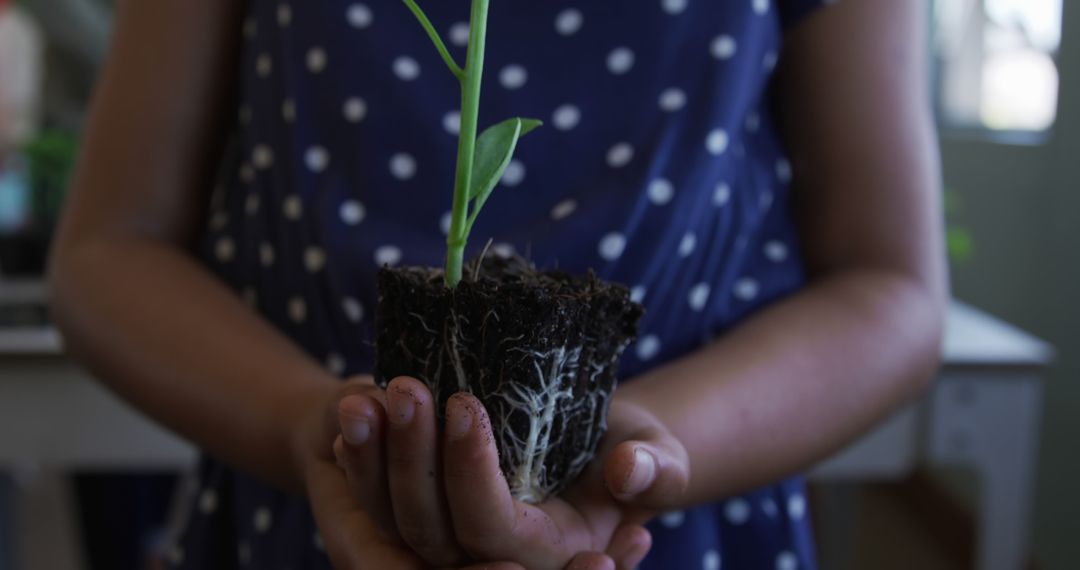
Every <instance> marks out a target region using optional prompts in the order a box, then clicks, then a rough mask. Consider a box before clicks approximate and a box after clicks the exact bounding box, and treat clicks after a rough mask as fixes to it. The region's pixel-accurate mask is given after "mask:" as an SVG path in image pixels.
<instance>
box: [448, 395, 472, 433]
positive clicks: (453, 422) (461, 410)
mask: <svg viewBox="0 0 1080 570" xmlns="http://www.w3.org/2000/svg"><path fill="white" fill-rule="evenodd" d="M471 427H472V412H471V411H470V410H469V407H468V406H466V405H465V403H464V402H462V401H461V399H460V398H458V397H456V396H451V397H450V401H449V402H447V404H446V437H448V438H450V439H461V438H463V437H465V434H467V433H468V432H469V428H471Z"/></svg>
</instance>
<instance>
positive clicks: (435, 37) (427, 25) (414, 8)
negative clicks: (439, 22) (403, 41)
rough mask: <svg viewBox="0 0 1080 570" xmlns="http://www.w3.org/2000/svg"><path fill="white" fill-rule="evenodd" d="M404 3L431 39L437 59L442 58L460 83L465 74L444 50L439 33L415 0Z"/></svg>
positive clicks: (452, 57)
mask: <svg viewBox="0 0 1080 570" xmlns="http://www.w3.org/2000/svg"><path fill="white" fill-rule="evenodd" d="M404 1H405V5H406V6H408V7H409V11H410V12H412V13H413V15H414V16H416V19H417V20H419V21H420V25H421V26H422V27H423V28H424V31H425V32H427V35H428V37H429V38H431V43H433V44H435V49H436V50H438V52H439V57H442V59H443V61H444V62H445V63H446V67H449V68H450V72H451V73H453V74H454V77H457V78H458V80H459V81H460V80H461V79H462V78H463V75H464V73H465V72H463V71H462V70H461V67H459V66H458V64H457V62H456V61H454V56H452V55H450V52H449V51H448V50H447V49H446V44H444V43H443V41H442V38H440V37H439V32H436V31H435V26H432V25H431V20H428V17H427V14H424V11H423V10H421V9H420V6H418V5H417V4H416V1H415V0H404Z"/></svg>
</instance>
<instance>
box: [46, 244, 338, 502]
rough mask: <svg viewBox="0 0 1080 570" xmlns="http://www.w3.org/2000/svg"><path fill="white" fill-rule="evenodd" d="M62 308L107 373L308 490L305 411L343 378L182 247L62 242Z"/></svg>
mask: <svg viewBox="0 0 1080 570" xmlns="http://www.w3.org/2000/svg"><path fill="white" fill-rule="evenodd" d="M52 277H53V279H52V287H53V298H54V299H53V305H54V307H53V308H54V317H55V319H56V321H57V324H58V325H59V326H60V328H61V329H62V331H63V333H64V338H65V341H66V343H67V344H68V346H69V348H70V350H71V351H73V352H74V353H75V354H76V355H77V356H79V357H80V358H81V359H82V360H83V362H85V363H86V364H87V365H88V366H89V368H90V370H91V371H92V372H93V373H94V374H95V376H97V377H98V378H99V379H100V380H101V381H103V382H104V383H105V384H107V385H108V386H109V387H110V388H111V389H113V390H114V391H116V392H117V393H118V394H119V395H120V396H122V397H123V398H124V399H126V400H128V401H130V402H132V403H133V404H134V405H135V406H136V407H138V408H139V409H140V410H142V411H144V412H145V413H147V414H149V415H150V416H151V417H153V418H154V419H156V420H158V421H160V422H162V423H164V424H165V425H167V426H169V427H170V428H172V429H174V430H176V431H177V432H179V433H180V434H182V435H183V436H185V437H187V438H189V439H191V440H192V441H194V442H195V443H197V444H198V445H199V446H201V447H202V448H204V449H206V450H207V451H209V452H210V453H211V454H213V455H215V456H217V457H219V458H221V459H223V460H225V461H227V462H229V463H231V464H233V465H235V466H237V467H239V468H240V469H243V470H246V471H249V472H251V473H253V474H255V475H257V476H259V477H261V478H263V479H264V480H266V481H269V482H271V483H272V484H275V485H278V486H280V487H282V488H286V489H290V490H294V491H299V489H300V488H301V486H300V483H301V482H300V474H299V473H297V471H298V469H297V467H298V465H297V461H296V459H297V458H296V457H293V454H292V451H293V450H294V449H295V447H294V446H293V443H294V441H292V438H295V434H294V433H293V429H294V427H295V426H296V425H297V424H298V422H299V421H301V419H302V418H301V417H300V416H301V414H304V413H306V412H307V411H308V410H311V409H314V408H315V407H316V406H317V404H316V401H319V400H321V401H324V402H325V401H327V399H328V397H329V394H330V393H332V392H333V391H334V389H335V388H336V386H338V383H337V382H335V381H334V379H333V378H332V377H331V376H330V375H329V374H328V373H327V372H325V371H324V370H322V368H321V367H320V366H319V365H318V364H317V363H315V362H314V361H312V360H311V359H310V358H308V357H307V356H305V355H304V354H303V353H301V352H300V350H299V349H298V348H297V347H296V346H295V345H293V344H292V343H291V342H289V341H288V340H287V339H286V338H284V337H283V336H282V335H281V334H280V333H278V332H277V331H275V330H273V329H272V328H271V327H270V326H269V325H268V324H267V323H266V322H265V321H262V320H261V319H260V318H258V317H257V316H256V315H255V314H254V313H253V312H252V311H250V310H249V309H247V308H246V307H245V306H244V305H243V303H241V301H240V300H239V299H238V298H236V296H235V295H233V294H232V293H230V292H229V291H228V290H227V289H226V288H225V287H224V286H223V285H222V284H221V283H220V282H219V281H218V280H217V279H215V278H214V277H212V276H211V275H210V274H209V273H208V272H206V270H205V269H203V268H202V267H200V266H199V265H198V264H197V263H196V262H195V261H194V260H193V259H191V258H190V257H189V256H188V255H187V254H185V253H184V252H183V251H182V250H179V249H177V248H174V247H172V246H169V245H165V244H155V243H153V242H150V241H139V240H127V241H123V240H114V241H107V240H100V241H97V242H94V241H91V242H89V243H81V244H78V245H75V246H72V247H70V248H68V249H66V250H65V249H62V250H60V252H59V253H58V260H57V261H56V263H55V264H54V268H53V275H52Z"/></svg>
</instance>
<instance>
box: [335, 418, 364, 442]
mask: <svg viewBox="0 0 1080 570" xmlns="http://www.w3.org/2000/svg"><path fill="white" fill-rule="evenodd" d="M341 437H343V438H345V441H346V442H348V444H349V445H363V444H364V442H365V441H367V440H368V438H369V437H371V424H370V423H368V421H367V419H366V418H348V417H346V418H342V420H341Z"/></svg>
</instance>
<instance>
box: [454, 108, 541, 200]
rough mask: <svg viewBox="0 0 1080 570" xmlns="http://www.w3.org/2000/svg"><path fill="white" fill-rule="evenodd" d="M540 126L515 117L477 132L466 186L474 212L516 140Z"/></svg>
mask: <svg viewBox="0 0 1080 570" xmlns="http://www.w3.org/2000/svg"><path fill="white" fill-rule="evenodd" d="M542 124H543V123H542V122H540V121H537V120H536V119H522V118H520V117H515V118H513V119H507V120H505V121H503V122H501V123H499V124H496V125H492V126H490V127H488V128H487V129H484V132H482V133H480V136H479V137H478V138H477V139H476V154H475V155H474V156H473V171H472V183H471V184H470V186H469V199H470V200H476V206H475V207H474V210H475V209H478V208H479V206H480V205H482V204H483V203H484V202H485V201H486V200H487V197H488V195H490V194H491V191H492V190H494V189H495V185H496V184H498V183H499V179H500V178H502V175H503V172H505V171H506V167H507V165H509V164H510V159H511V158H513V156H514V149H515V148H517V142H518V140H519V139H520V138H521V137H522V136H523V135H525V134H526V133H529V132H531V131H533V130H535V129H536V128H537V127H539V126H540V125H542Z"/></svg>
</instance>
